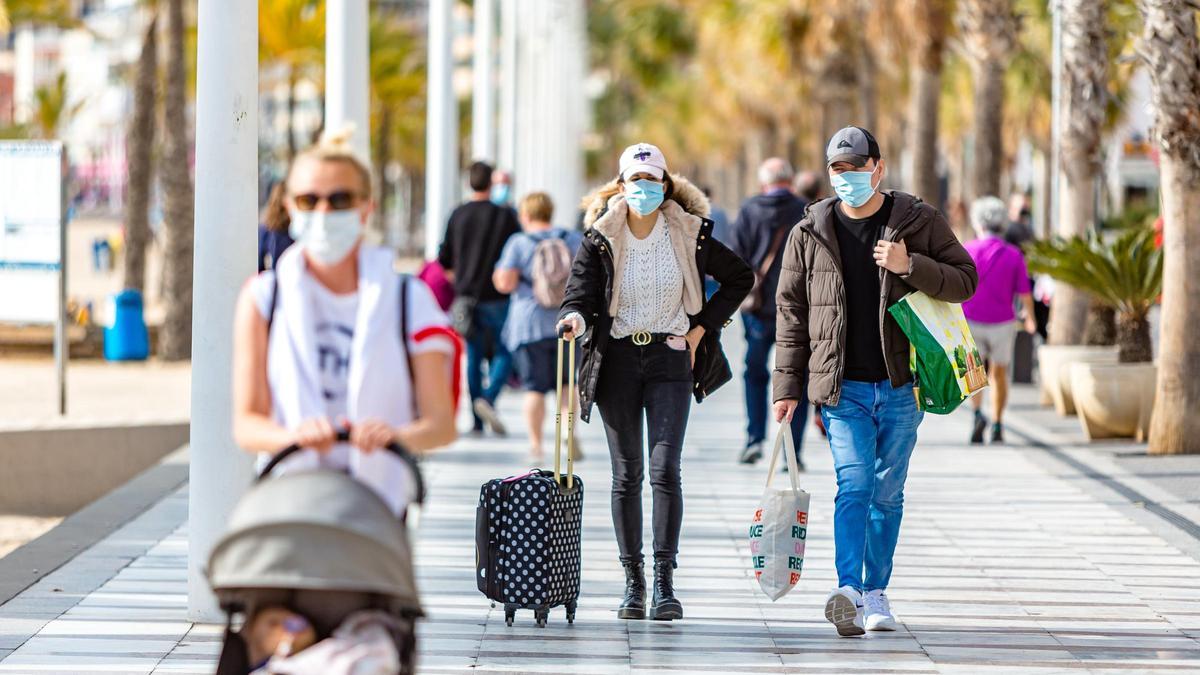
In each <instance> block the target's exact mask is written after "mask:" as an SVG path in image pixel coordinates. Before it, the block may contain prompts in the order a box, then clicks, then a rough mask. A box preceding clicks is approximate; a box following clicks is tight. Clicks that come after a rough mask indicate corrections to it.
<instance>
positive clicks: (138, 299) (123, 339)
mask: <svg viewBox="0 0 1200 675" xmlns="http://www.w3.org/2000/svg"><path fill="white" fill-rule="evenodd" d="M108 302H109V305H108V309H109V311H108V325H107V326H105V328H104V358H105V359H108V360H109V361H144V360H146V357H148V356H150V335H149V333H147V332H146V320H145V318H144V317H143V315H142V294H141V292H140V291H136V290H127V291H121V292H120V293H117V294H116V295H114V296H111V297H110V298H109V299H108Z"/></svg>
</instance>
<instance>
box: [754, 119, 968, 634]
mask: <svg viewBox="0 0 1200 675" xmlns="http://www.w3.org/2000/svg"><path fill="white" fill-rule="evenodd" d="M825 156H826V159H827V161H828V170H829V180H830V183H832V185H833V189H834V191H835V192H836V193H837V199H826V200H822V201H820V202H817V203H816V204H814V205H813V206H812V207H810V208H809V209H808V211H807V212H806V213H805V216H804V220H802V221H801V222H800V224H799V225H797V226H796V227H795V228H794V229H793V230H792V234H791V236H790V238H789V239H788V243H787V246H786V247H785V248H784V256H783V272H782V274H781V275H780V279H779V293H778V296H777V303H778V306H779V320H778V321H779V325H778V342H777V345H776V350H775V383H774V398H775V419H776V421H784V420H790V419H792V418H793V416H794V414H795V412H796V409H797V408H798V407H799V405H800V401H801V400H802V399H804V398H805V397H807V398H808V399H809V400H811V401H812V402H813V403H816V404H820V405H821V416H822V418H823V419H824V421H825V428H826V429H827V431H828V433H829V448H830V450H831V451H832V453H833V465H834V470H835V471H836V473H837V485H838V489H837V497H836V498H835V500H834V509H833V540H834V558H835V563H836V566H837V574H838V587H837V588H836V589H834V590H833V592H832V593H830V594H829V597H828V599H827V600H826V601H825V618H826V620H828V621H829V622H830V623H832V624H833V625H834V626H835V627H836V628H837V632H838V635H842V636H852V635H862V634H863V633H864V632H865V630H885V631H890V630H896V629H897V623H896V619H895V617H894V616H893V615H892V611H891V605H890V603H889V601H888V598H887V595H886V593H885V590H886V589H887V587H888V582H889V581H890V580H891V576H892V558H893V556H894V555H895V552H896V543H897V541H898V540H899V537H900V521H901V518H902V516H903V513H904V482H905V479H906V478H907V476H908V463H909V458H910V457H911V456H912V451H913V447H914V446H915V445H916V442H917V427H918V426H920V424H921V420H922V418H923V416H924V413H922V412H921V410H920V409H919V408H917V401H916V398H915V396H914V394H913V376H912V372H911V371H910V369H909V343H908V338H907V337H905V335H904V332H903V331H902V330H900V326H899V325H898V324H897V323H896V321H895V319H893V318H892V317H891V315H890V314H888V312H887V308H888V307H889V306H890V305H892V304H893V303H895V302H896V301H897V300H899V299H900V298H902V297H904V296H905V295H907V294H908V293H910V292H912V291H914V290H917V291H923V292H924V293H926V294H928V295H929V296H930V297H933V298H935V299H937V300H944V301H946V302H964V301H965V300H967V299H968V298H970V297H971V294H972V293H974V292H975V286H976V284H977V283H978V277H977V276H976V274H975V265H974V263H973V262H972V261H971V256H970V255H968V254H967V252H966V250H964V249H963V247H962V246H961V245H960V244H959V243H958V239H957V238H956V237H955V236H954V233H953V232H952V231H951V229H950V225H949V224H948V223H947V222H946V219H945V218H944V217H943V216H942V214H941V213H939V212H938V210H937V209H935V208H933V207H932V206H930V205H928V204H926V203H925V202H923V201H921V200H920V199H918V198H917V197H914V196H912V195H910V194H906V193H903V192H899V191H888V192H881V191H880V190H879V187H880V186H881V185H882V184H883V181H884V178H885V176H886V171H887V167H886V165H885V163H884V161H883V158H882V157H881V155H880V152H879V144H878V143H876V142H875V138H874V136H872V135H871V133H870V132H869V131H867V130H865V129H862V128H860V127H846V128H844V129H842V130H841V131H838V132H837V133H836V134H834V136H833V138H832V139H830V141H829V144H828V146H827V147H826V149H825Z"/></svg>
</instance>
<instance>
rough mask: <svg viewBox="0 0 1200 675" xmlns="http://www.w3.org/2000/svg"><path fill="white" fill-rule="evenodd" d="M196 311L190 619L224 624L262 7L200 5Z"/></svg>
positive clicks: (232, 2)
mask: <svg viewBox="0 0 1200 675" xmlns="http://www.w3.org/2000/svg"><path fill="white" fill-rule="evenodd" d="M197 39H198V46H197V67H196V225H195V230H196V232H195V234H196V238H195V242H196V243H195V277H194V282H193V289H194V290H193V293H194V303H193V310H192V312H193V313H192V326H193V333H192V422H191V467H190V468H191V471H190V481H191V482H190V486H189V495H188V618H189V619H190V620H192V621H206V622H213V621H220V620H222V614H221V612H220V610H219V608H218V607H217V605H216V601H215V598H214V597H213V596H212V594H211V593H210V592H209V589H208V582H207V581H206V580H205V578H204V574H203V570H204V567H205V566H206V564H207V562H208V554H209V551H210V550H211V549H212V545H213V544H214V543H215V541H216V539H217V538H218V537H219V536H220V535H221V533H222V532H223V531H224V528H225V524H226V521H227V520H228V516H229V512H230V510H231V509H232V507H233V505H234V503H235V502H236V501H237V499H238V497H240V496H241V494H242V492H243V491H244V490H245V488H246V486H247V485H249V483H250V479H251V478H252V477H253V473H252V470H251V458H250V456H249V455H248V454H246V453H245V452H243V451H241V450H239V449H238V448H237V447H236V446H235V445H234V442H233V434H232V428H233V424H232V407H233V404H232V400H231V399H232V391H231V384H230V383H231V382H232V372H231V366H230V361H231V360H232V356H233V349H232V344H231V343H232V340H231V337H232V335H233V310H234V305H235V304H236V301H237V296H238V292H239V291H240V290H241V287H242V284H243V283H244V282H245V281H246V279H248V278H249V277H250V276H251V275H253V274H254V270H255V261H254V258H255V250H256V248H257V244H256V243H255V242H256V239H255V237H256V234H255V228H254V225H255V223H257V222H258V68H257V64H258V3H257V2H256V1H254V0H205V1H204V2H201V3H200V9H199V18H198V28H197Z"/></svg>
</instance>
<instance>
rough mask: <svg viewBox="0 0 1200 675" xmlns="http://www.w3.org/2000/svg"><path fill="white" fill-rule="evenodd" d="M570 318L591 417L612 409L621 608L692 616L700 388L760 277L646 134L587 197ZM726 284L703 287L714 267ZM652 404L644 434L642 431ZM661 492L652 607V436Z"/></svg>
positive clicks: (723, 375)
mask: <svg viewBox="0 0 1200 675" xmlns="http://www.w3.org/2000/svg"><path fill="white" fill-rule="evenodd" d="M585 207H586V208H587V215H586V217H585V224H586V225H587V227H588V229H587V232H586V233H585V235H584V240H583V244H582V245H581V247H580V249H579V253H578V255H577V256H576V257H575V261H574V264H573V265H572V269H571V277H570V279H569V281H568V282H567V293H566V297H565V299H564V300H563V304H562V308H561V310H560V313H559V324H558V325H559V328H560V329H564V330H565V331H566V336H567V337H574V336H580V337H582V338H583V351H582V359H581V365H580V369H579V393H580V402H581V407H582V410H581V413H580V417H581V418H582V419H583V420H584V421H585V422H586V421H588V420H589V419H590V413H591V407H592V404H593V403H595V404H596V406H597V407H598V408H599V409H600V416H601V418H602V420H603V422H604V430H605V434H606V436H607V437H608V446H609V454H610V455H611V458H612V468H613V488H612V513H613V525H614V527H615V529H616V534H617V544H618V547H619V549H620V556H621V558H620V559H621V564H622V565H623V566H624V568H625V581H626V587H625V597H624V599H623V600H622V601H621V604H620V607H619V608H618V611H617V616H618V617H620V618H623V619H643V618H647V617H649V618H651V619H659V620H671V619H681V618H683V606H682V604H681V603H680V602H679V600H678V599H677V598H676V597H675V592H674V585H673V579H672V575H673V570H674V569H675V567H676V560H675V558H676V555H677V553H678V550H679V531H680V527H681V525H682V521H683V491H682V487H681V482H680V456H681V453H682V451H683V437H684V432H685V430H686V428H687V418H688V411H689V408H690V406H691V401H690V400H689V398H691V397H694V398H695V399H696V401H702V400H703V399H704V398H705V397H706V396H708V395H709V394H711V393H712V392H713V391H715V390H716V389H717V388H718V387H720V386H721V385H723V384H724V383H725V382H728V381H729V379H730V377H731V372H730V369H729V363H728V361H727V360H726V358H725V354H724V352H723V351H722V349H721V342H720V332H721V328H722V327H723V326H724V325H725V324H726V323H727V322H728V320H729V318H730V317H731V316H732V315H733V313H734V312H735V311H737V308H738V305H739V304H740V303H741V301H742V299H743V298H745V296H746V295H747V294H748V293H749V292H750V289H751V287H752V286H753V284H754V274H753V272H752V271H751V269H750V267H749V266H748V265H747V264H746V263H745V262H744V261H742V259H741V258H739V257H738V256H737V255H736V254H734V253H733V252H731V251H730V250H729V249H728V248H726V247H725V246H724V245H723V244H721V243H720V242H719V241H717V240H715V239H713V237H712V228H713V222H712V221H711V220H709V219H708V217H707V216H708V214H709V204H708V200H707V198H705V196H704V194H703V193H702V192H701V191H700V190H699V189H698V188H696V187H695V186H693V185H692V184H691V183H689V182H688V181H687V180H686V179H684V178H682V177H680V176H677V175H671V174H670V173H669V172H668V171H667V162H666V159H665V158H664V157H663V154H662V152H661V151H660V150H659V149H658V148H657V147H655V146H653V145H650V144H648V143H639V144H637V145H633V146H630V147H629V148H627V149H626V150H625V152H624V153H622V155H621V159H620V173H619V175H618V176H617V178H616V179H615V180H613V181H612V182H611V183H609V184H608V185H605V186H604V187H602V188H601V189H600V190H599V191H598V192H596V193H595V194H594V195H592V196H591V197H589V198H588V199H587V200H585ZM706 276H711V277H712V278H714V279H715V280H716V281H717V283H718V284H720V288H719V289H718V290H717V292H716V293H715V294H714V295H713V296H712V298H711V299H707V300H706V299H705V293H704V279H705V277H706ZM643 416H644V417H645V419H646V432H645V435H643V424H642V419H643ZM646 441H648V443H647V445H648V446H649V448H650V485H651V488H652V489H653V496H654V513H653V531H654V587H653V597H652V602H651V604H650V607H649V608H647V607H646V597H645V596H646V582H645V573H644V569H643V555H642V498H641V492H642V482H643V475H644V469H643V466H644V460H643V456H642V447H643V443H644V442H646Z"/></svg>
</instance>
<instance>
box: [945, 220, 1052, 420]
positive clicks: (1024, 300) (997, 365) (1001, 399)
mask: <svg viewBox="0 0 1200 675" xmlns="http://www.w3.org/2000/svg"><path fill="white" fill-rule="evenodd" d="M971 225H972V226H973V227H974V228H975V233H976V235H977V236H978V238H977V239H975V240H974V241H971V242H968V243H967V244H966V249H967V252H968V253H970V254H971V259H973V260H974V261H975V269H976V270H978V272H979V288H978V289H976V291H975V295H974V296H973V297H972V298H971V299H970V300H968V301H966V302H964V303H963V314H965V315H966V316H967V323H968V324H969V325H970V327H971V335H973V336H974V337H975V344H976V346H978V347H979V353H980V354H981V355H983V357H984V358H985V359H987V360H988V361H989V362H990V363H991V369H990V371H989V372H988V377H989V380H990V384H991V390H992V414H993V417H994V419H993V421H992V434H991V442H992V443H1003V442H1004V426H1003V416H1004V406H1005V404H1006V403H1007V399H1008V366H1009V364H1010V363H1011V362H1012V357H1013V346H1014V344H1015V343H1016V338H1017V324H1016V319H1017V316H1016V312H1015V310H1014V307H1015V302H1016V300H1018V299H1019V300H1020V302H1021V306H1022V308H1023V318H1024V328H1025V330H1026V332H1029V333H1033V332H1035V331H1036V330H1037V323H1036V321H1035V320H1034V316H1033V295H1032V294H1031V292H1030V291H1031V288H1030V284H1029V272H1028V271H1027V270H1026V269H1025V258H1024V256H1022V255H1021V250H1020V249H1019V248H1017V247H1016V246H1013V245H1012V244H1009V243H1007V242H1005V241H1004V232H1005V229H1006V228H1007V225H1008V212H1007V208H1006V207H1005V204H1004V202H1003V201H1002V200H1001V199H1000V198H998V197H992V196H988V197H980V198H979V199H976V200H975V202H974V203H972V204H971ZM971 407H972V408H974V410H975V425H974V428H973V429H972V431H971V442H972V443H977V444H978V443H983V438H984V432H985V431H986V430H987V426H988V419H987V417H986V416H985V415H984V414H983V394H982V393H979V394H976V395H975V397H974V398H972V399H971Z"/></svg>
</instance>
